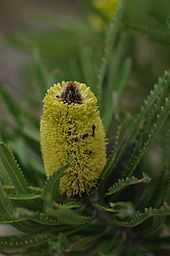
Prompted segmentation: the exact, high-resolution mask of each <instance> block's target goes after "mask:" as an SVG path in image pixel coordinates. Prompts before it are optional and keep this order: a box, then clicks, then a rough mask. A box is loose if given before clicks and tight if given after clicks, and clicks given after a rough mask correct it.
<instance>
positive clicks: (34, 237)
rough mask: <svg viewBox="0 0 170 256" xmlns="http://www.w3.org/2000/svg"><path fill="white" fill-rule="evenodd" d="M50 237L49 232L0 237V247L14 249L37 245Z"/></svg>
mask: <svg viewBox="0 0 170 256" xmlns="http://www.w3.org/2000/svg"><path fill="white" fill-rule="evenodd" d="M49 239H50V234H47V233H42V234H31V235H20V236H9V237H0V249H8V250H9V249H16V248H19V249H20V248H22V247H30V246H37V245H39V244H41V243H45V242H47V241H48V240H49Z"/></svg>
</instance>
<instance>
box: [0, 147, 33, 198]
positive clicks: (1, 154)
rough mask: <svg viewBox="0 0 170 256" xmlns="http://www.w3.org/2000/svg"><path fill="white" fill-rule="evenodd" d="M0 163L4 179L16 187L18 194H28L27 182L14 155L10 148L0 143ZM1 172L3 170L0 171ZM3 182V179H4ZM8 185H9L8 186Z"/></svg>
mask: <svg viewBox="0 0 170 256" xmlns="http://www.w3.org/2000/svg"><path fill="white" fill-rule="evenodd" d="M0 163H1V165H0V166H1V168H2V175H4V179H5V180H8V181H9V182H10V184H9V185H11V184H12V185H14V187H15V191H16V194H20V193H24V194H27V192H28V189H27V182H26V180H25V178H24V176H23V174H22V171H21V169H20V168H19V165H18V164H17V162H16V160H15V158H14V156H13V154H12V153H11V152H10V150H9V149H8V147H7V146H6V145H5V144H3V143H1V142H0ZM0 171H1V170H0ZM2 180H3V177H2ZM6 185H8V184H6Z"/></svg>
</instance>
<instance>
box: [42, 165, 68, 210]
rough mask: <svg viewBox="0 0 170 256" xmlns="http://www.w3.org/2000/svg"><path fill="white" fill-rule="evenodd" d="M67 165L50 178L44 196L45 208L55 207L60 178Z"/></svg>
mask: <svg viewBox="0 0 170 256" xmlns="http://www.w3.org/2000/svg"><path fill="white" fill-rule="evenodd" d="M66 168H67V167H66V166H65V167H62V168H60V169H59V170H57V171H56V172H55V173H54V175H53V176H51V177H50V178H49V180H48V181H47V183H46V186H45V188H44V193H43V198H44V207H45V209H47V210H48V209H50V208H52V207H53V202H54V201H56V200H57V199H58V197H59V193H60V189H59V185H60V178H61V177H62V176H63V175H64V171H65V169H66Z"/></svg>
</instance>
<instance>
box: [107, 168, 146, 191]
mask: <svg viewBox="0 0 170 256" xmlns="http://www.w3.org/2000/svg"><path fill="white" fill-rule="evenodd" d="M150 181H151V179H150V178H149V176H148V175H147V174H145V173H143V177H142V178H141V179H139V178H136V177H134V176H132V177H126V178H123V179H120V180H118V182H116V183H114V184H113V186H112V187H110V188H109V189H108V192H107V193H106V196H110V195H113V194H114V193H117V192H119V191H121V190H123V189H125V188H126V187H128V186H131V185H135V184H139V183H150Z"/></svg>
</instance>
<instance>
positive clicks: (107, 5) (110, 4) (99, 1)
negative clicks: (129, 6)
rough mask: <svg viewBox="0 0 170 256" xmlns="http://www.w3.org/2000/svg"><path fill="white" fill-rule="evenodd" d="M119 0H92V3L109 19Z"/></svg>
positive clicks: (114, 11)
mask: <svg viewBox="0 0 170 256" xmlns="http://www.w3.org/2000/svg"><path fill="white" fill-rule="evenodd" d="M118 1H119V0H94V1H93V4H94V6H95V7H96V9H98V10H99V11H100V12H101V13H103V14H104V15H106V17H107V18H108V19H109V20H110V19H111V18H112V17H113V15H114V14H115V13H116V10H117V7H118Z"/></svg>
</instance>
